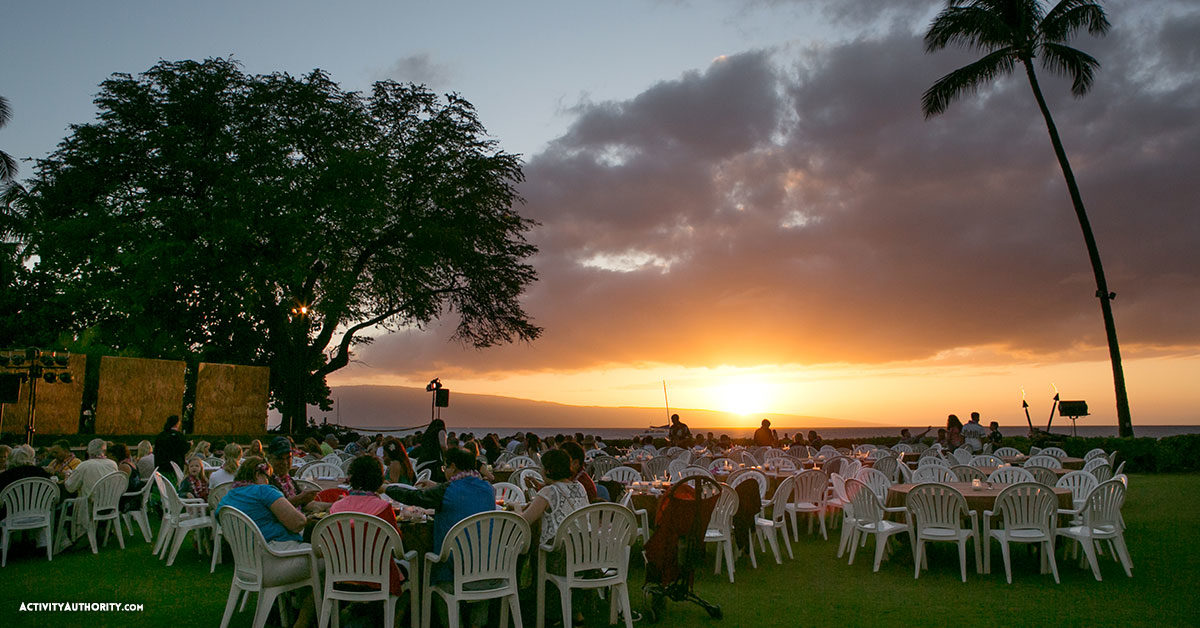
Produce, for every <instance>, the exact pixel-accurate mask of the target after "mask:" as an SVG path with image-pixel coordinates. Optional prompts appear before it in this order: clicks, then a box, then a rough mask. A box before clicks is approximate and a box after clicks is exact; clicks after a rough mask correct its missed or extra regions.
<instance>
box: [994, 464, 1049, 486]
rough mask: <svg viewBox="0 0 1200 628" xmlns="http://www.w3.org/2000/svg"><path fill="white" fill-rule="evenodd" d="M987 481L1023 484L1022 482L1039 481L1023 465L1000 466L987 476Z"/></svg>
mask: <svg viewBox="0 0 1200 628" xmlns="http://www.w3.org/2000/svg"><path fill="white" fill-rule="evenodd" d="M987 481H988V482H996V483H999V484H1021V483H1022V482H1037V478H1035V477H1033V474H1032V473H1030V472H1029V471H1028V470H1027V469H1022V468H1021V467H998V468H997V469H996V470H995V471H992V473H991V474H990V475H988V476H987Z"/></svg>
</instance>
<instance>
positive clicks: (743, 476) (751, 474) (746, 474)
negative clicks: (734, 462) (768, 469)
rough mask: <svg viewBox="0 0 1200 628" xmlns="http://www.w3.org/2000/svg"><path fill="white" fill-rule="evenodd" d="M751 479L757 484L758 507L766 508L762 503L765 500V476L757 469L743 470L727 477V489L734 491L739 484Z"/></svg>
mask: <svg viewBox="0 0 1200 628" xmlns="http://www.w3.org/2000/svg"><path fill="white" fill-rule="evenodd" d="M751 478H753V479H754V480H755V481H756V482H758V499H759V506H760V507H762V506H766V503H765V502H764V501H763V500H765V499H766V498H767V475H766V474H765V473H763V472H762V471H759V470H758V469H743V470H741V471H738V473H737V475H730V476H729V488H733V489H736V488H737V487H738V485H739V484H741V483H742V482H745V481H746V480H749V479H751Z"/></svg>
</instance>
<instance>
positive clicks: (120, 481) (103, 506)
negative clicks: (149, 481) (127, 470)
mask: <svg viewBox="0 0 1200 628" xmlns="http://www.w3.org/2000/svg"><path fill="white" fill-rule="evenodd" d="M128 486H129V476H127V475H125V474H124V473H121V472H120V471H113V472H111V473H108V474H106V475H105V476H104V477H102V478H100V479H99V480H96V483H95V484H93V485H92V492H91V498H90V499H91V500H92V516H93V517H95V516H97V515H101V514H109V513H113V512H116V511H117V504H118V503H119V502H120V501H121V495H122V494H123V493H124V492H125V488H126V487H128Z"/></svg>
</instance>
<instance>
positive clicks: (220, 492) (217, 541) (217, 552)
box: [208, 482, 233, 573]
mask: <svg viewBox="0 0 1200 628" xmlns="http://www.w3.org/2000/svg"><path fill="white" fill-rule="evenodd" d="M232 488H233V482H225V483H222V484H218V485H216V486H214V487H212V488H210V489H208V508H209V512H216V511H217V505H218V504H220V503H221V500H222V499H224V498H225V495H226V494H228V493H229V490H230V489H232ZM212 523H213V535H212V537H213V541H212V564H211V565H209V568H208V573H216V571H217V564H218V563H220V562H221V549H222V548H221V545H222V543H221V541H222V538H221V521H220V520H219V519H218V518H217V517H213V518H212Z"/></svg>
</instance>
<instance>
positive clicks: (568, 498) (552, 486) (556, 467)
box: [521, 449, 588, 543]
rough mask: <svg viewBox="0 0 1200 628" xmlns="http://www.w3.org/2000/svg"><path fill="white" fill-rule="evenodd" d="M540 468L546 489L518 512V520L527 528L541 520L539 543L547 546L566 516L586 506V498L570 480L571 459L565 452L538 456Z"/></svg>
mask: <svg viewBox="0 0 1200 628" xmlns="http://www.w3.org/2000/svg"><path fill="white" fill-rule="evenodd" d="M542 465H543V467H544V468H545V469H546V485H545V486H543V487H542V489H541V490H540V491H538V493H537V496H536V497H534V498H533V501H531V502H529V503H528V504H527V505H526V506H525V508H524V509H523V510H521V516H522V517H524V518H525V520H526V521H528V522H529V523H530V524H531V525H532V524H533V523H534V522H536V521H538V520H541V521H542V535H541V537H540V540H539V543H549V542H551V541H553V540H554V535H555V533H557V532H558V525H559V524H560V523H562V522H563V519H566V518H567V515H569V514H571V513H573V512H575V511H576V510H579V509H580V508H583V507H584V506H587V505H588V497H587V492H586V491H584V489H583V485H582V484H580V483H579V482H576V481H575V480H574V473H572V472H571V457H570V456H569V455H568V454H567V452H565V451H563V450H561V449H551V450H550V451H547V452H546V453H545V454H542Z"/></svg>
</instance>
